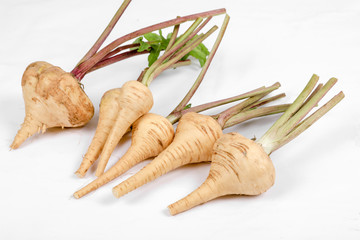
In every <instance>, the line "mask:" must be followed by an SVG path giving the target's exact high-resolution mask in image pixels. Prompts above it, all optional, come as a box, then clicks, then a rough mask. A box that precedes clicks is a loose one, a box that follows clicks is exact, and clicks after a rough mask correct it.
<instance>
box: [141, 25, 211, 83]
mask: <svg viewBox="0 0 360 240" xmlns="http://www.w3.org/2000/svg"><path fill="white" fill-rule="evenodd" d="M216 29H217V26H213V27H212V28H211V29H210V30H209V31H208V32H206V33H205V34H204V35H203V36H201V37H199V38H198V39H196V40H195V41H194V42H192V43H191V44H189V45H188V46H186V47H184V48H183V49H182V50H181V52H178V53H177V55H176V56H175V57H173V58H171V59H170V60H169V61H167V62H165V63H163V64H161V65H160V66H159V67H157V68H156V69H155V70H154V71H153V72H152V73H151V74H150V76H149V77H144V79H143V83H144V85H145V86H149V85H150V83H151V82H152V80H153V79H154V78H156V77H157V76H158V75H159V74H160V73H162V72H163V71H164V70H166V69H167V68H169V67H171V66H172V65H173V64H174V63H176V62H177V61H179V60H180V59H181V58H182V57H184V56H185V55H186V54H187V53H189V52H190V51H191V50H193V49H194V48H195V47H196V46H198V45H199V44H200V43H201V42H202V41H204V40H205V39H206V38H207V37H209V36H210V35H211V34H212V33H213V32H215V31H216Z"/></svg>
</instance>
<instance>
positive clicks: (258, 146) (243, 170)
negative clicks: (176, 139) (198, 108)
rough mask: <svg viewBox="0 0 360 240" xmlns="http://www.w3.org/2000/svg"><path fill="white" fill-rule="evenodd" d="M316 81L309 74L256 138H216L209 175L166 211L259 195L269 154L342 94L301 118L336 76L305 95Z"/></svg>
mask: <svg viewBox="0 0 360 240" xmlns="http://www.w3.org/2000/svg"><path fill="white" fill-rule="evenodd" d="M317 81H318V77H317V76H316V75H313V77H312V78H311V80H310V81H309V83H308V84H307V86H306V87H305V89H304V90H303V91H302V92H301V94H300V95H299V97H298V98H297V99H296V100H295V101H294V103H293V104H292V105H291V106H290V107H289V108H288V109H287V110H286V111H285V112H284V114H283V115H282V116H281V117H280V118H279V119H278V120H277V121H276V122H275V123H274V125H273V126H272V127H271V128H270V129H269V130H268V131H267V132H266V133H265V134H264V136H263V137H262V138H260V139H259V140H258V141H252V140H250V139H247V138H245V137H243V136H242V135H240V134H238V133H228V134H224V135H222V136H221V137H220V138H218V140H217V141H216V142H215V144H214V146H213V148H212V151H210V158H209V160H210V162H211V167H210V172H209V176H208V177H207V179H206V180H205V182H204V183H203V184H202V185H201V186H200V187H199V188H197V189H196V190H195V191H194V192H192V193H190V194H189V195H188V196H186V197H185V198H183V199H181V200H179V201H177V202H175V203H173V204H171V205H170V206H169V207H168V208H169V210H170V213H171V214H172V215H175V214H178V213H181V212H183V211H186V210H188V209H190V208H192V207H195V206H197V205H199V204H202V203H205V202H207V201H210V200H212V199H214V198H217V197H220V196H224V195H232V194H237V195H259V194H261V193H263V192H265V191H267V190H268V189H269V188H270V187H272V186H273V185H274V182H275V168H274V166H273V163H272V160H271V159H270V157H269V155H270V154H271V153H272V152H273V151H275V150H276V149H278V148H280V147H281V146H283V145H284V144H286V143H288V142H289V141H291V140H292V139H294V138H295V137H297V136H298V135H299V134H300V133H302V132H303V131H304V130H306V129H307V128H308V127H310V126H311V125H312V124H313V123H314V122H315V121H317V120H318V119H319V118H320V117H322V116H323V115H324V114H325V113H326V112H328V111H329V110H330V109H331V108H332V107H334V106H335V105H336V104H337V103H339V102H340V101H341V100H342V99H343V98H344V94H343V93H342V92H340V93H339V94H337V95H336V96H334V97H333V98H332V99H331V100H330V101H329V102H327V103H326V104H325V105H324V106H322V107H321V108H319V109H318V110H317V111H315V112H314V113H313V114H312V115H310V116H309V117H307V118H305V116H306V115H307V114H308V113H309V112H310V111H311V110H312V109H313V108H314V107H315V106H317V104H318V102H319V101H320V99H321V98H322V97H323V96H324V95H325V94H326V93H327V92H328V91H329V90H330V88H331V87H332V86H333V85H334V84H335V82H336V79H335V78H332V79H330V80H329V81H328V82H327V83H326V84H325V85H324V86H323V85H322V84H319V85H318V87H317V88H316V89H315V90H314V91H313V93H312V94H311V95H310V96H309V94H310V93H311V91H312V90H313V89H314V87H315V85H316V82H317ZM308 96H309V97H308ZM304 118H305V119H304ZM303 119H304V120H303Z"/></svg>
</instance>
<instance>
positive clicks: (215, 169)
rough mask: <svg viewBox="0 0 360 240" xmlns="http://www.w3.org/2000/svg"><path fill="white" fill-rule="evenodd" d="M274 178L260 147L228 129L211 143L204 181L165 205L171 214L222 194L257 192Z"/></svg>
mask: <svg viewBox="0 0 360 240" xmlns="http://www.w3.org/2000/svg"><path fill="white" fill-rule="evenodd" d="M274 182H275V168H274V166H273V163H272V161H271V159H270V158H269V156H268V155H267V154H266V153H265V151H264V150H263V148H262V147H261V146H260V145H259V144H257V143H255V142H254V141H252V140H250V139H247V138H245V137H243V136H242V135H240V134H238V133H228V134H224V135H223V136H222V137H221V138H219V139H218V140H217V141H216V143H215V144H214V148H213V151H212V157H211V167H210V172H209V176H208V177H207V179H206V180H205V181H204V183H203V184H202V185H201V186H200V187H199V188H197V189H196V190H195V191H193V192H192V193H190V194H189V195H187V196H186V197H185V198H183V199H181V200H179V201H177V202H175V203H173V204H171V205H170V206H168V208H169V210H170V213H171V214H172V215H175V214H178V213H181V212H184V211H186V210H189V209H191V208H193V207H195V206H197V205H199V204H203V203H205V202H207V201H210V200H212V199H214V198H217V197H220V196H224V195H233V194H237V195H259V194H261V193H263V192H265V191H266V190H268V189H269V188H270V187H271V186H272V185H273V184H274Z"/></svg>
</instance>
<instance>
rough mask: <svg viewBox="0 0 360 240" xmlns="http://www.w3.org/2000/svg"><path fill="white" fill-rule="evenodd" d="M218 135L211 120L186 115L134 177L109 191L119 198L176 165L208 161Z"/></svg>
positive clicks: (196, 115)
mask: <svg viewBox="0 0 360 240" xmlns="http://www.w3.org/2000/svg"><path fill="white" fill-rule="evenodd" d="M221 134H222V130H221V127H220V125H219V124H218V123H217V122H216V121H215V120H214V119H213V118H211V117H209V116H205V115H201V114H198V113H186V114H185V115H184V116H183V117H182V118H181V119H180V121H179V124H178V126H177V128H176V133H175V138H174V140H173V142H172V143H171V144H170V145H169V146H168V147H167V148H166V149H165V150H164V151H163V152H161V153H160V154H159V156H157V157H156V158H155V159H153V160H152V161H151V162H150V163H149V164H148V165H146V166H145V167H144V168H143V169H141V170H140V171H139V172H137V173H136V174H135V175H133V176H131V177H130V178H128V179H126V180H125V181H124V182H122V183H120V184H119V185H117V186H116V187H114V188H113V194H114V195H115V196H116V197H121V196H123V195H125V194H127V193H129V192H130V191H133V190H135V189H136V188H138V187H140V186H142V185H144V184H146V183H148V182H150V181H152V180H154V179H156V178H158V177H160V176H162V175H164V174H166V173H167V172H170V171H172V170H174V169H176V168H178V167H180V166H183V165H186V164H190V163H198V162H204V161H209V159H210V156H211V149H212V147H213V144H214V142H215V141H216V139H218V138H219V137H220V136H221Z"/></svg>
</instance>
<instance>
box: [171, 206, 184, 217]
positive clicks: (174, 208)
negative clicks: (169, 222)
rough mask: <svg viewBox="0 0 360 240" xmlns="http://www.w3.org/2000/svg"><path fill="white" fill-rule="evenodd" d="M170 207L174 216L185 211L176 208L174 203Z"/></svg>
mask: <svg viewBox="0 0 360 240" xmlns="http://www.w3.org/2000/svg"><path fill="white" fill-rule="evenodd" d="M168 209H169V212H170V214H171V215H172V216H175V215H176V214H179V213H181V212H183V211H178V209H177V208H176V206H174V204H171V205H169V206H168Z"/></svg>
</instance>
